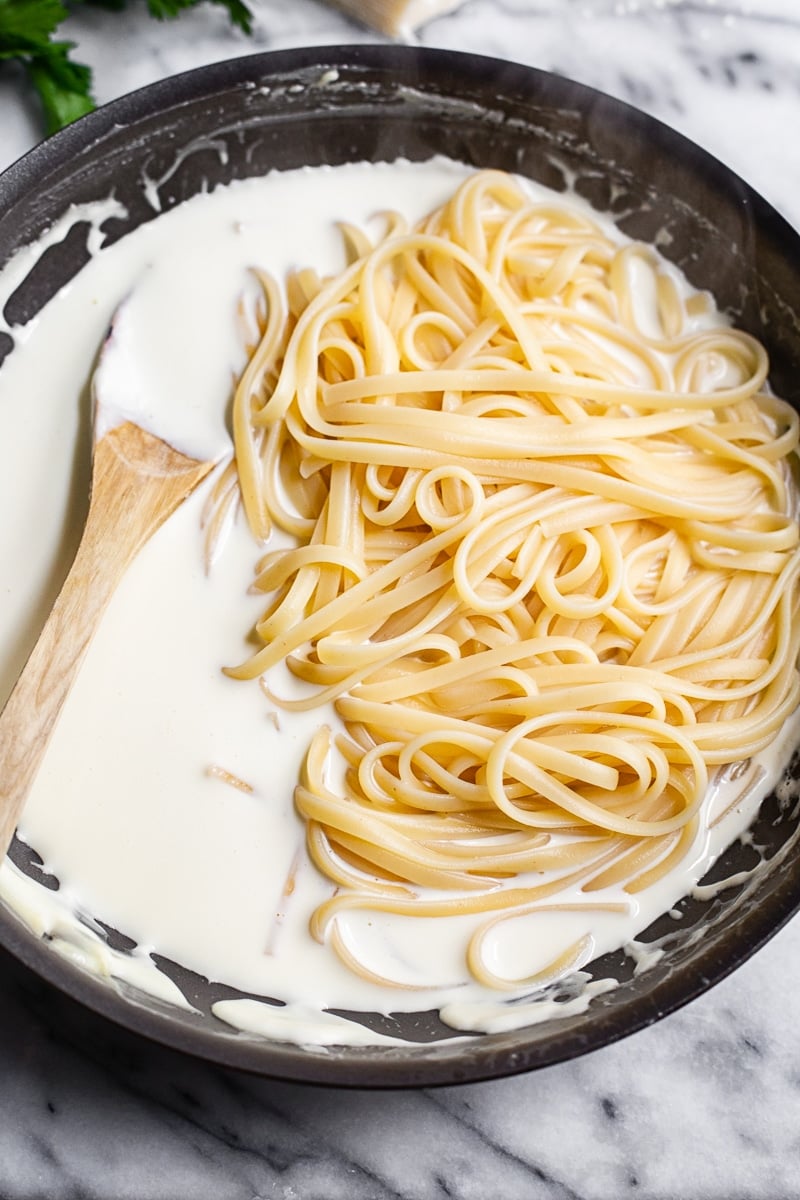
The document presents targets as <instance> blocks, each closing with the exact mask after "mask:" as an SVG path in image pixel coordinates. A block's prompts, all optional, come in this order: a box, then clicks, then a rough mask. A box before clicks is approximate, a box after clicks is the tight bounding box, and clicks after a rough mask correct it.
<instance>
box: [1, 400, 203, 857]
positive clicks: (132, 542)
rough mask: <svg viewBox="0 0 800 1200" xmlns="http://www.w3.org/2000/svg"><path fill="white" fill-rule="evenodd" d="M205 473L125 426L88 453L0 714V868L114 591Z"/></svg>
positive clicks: (200, 465) (189, 460) (191, 461)
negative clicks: (76, 529) (82, 503)
mask: <svg viewBox="0 0 800 1200" xmlns="http://www.w3.org/2000/svg"><path fill="white" fill-rule="evenodd" d="M212 466H213V463H206V462H198V461H197V460H196V459H192V458H187V457H186V456H185V455H183V454H179V453H178V451H177V450H173V448H172V447H171V446H168V445H167V444H166V443H165V442H162V441H160V440H159V439H158V438H155V437H153V436H152V434H149V433H147V432H146V431H145V430H142V429H140V428H139V427H138V426H135V425H131V424H129V423H127V424H125V425H122V426H119V427H118V428H117V429H114V430H112V431H111V432H110V433H108V434H106V436H105V437H104V438H103V439H102V440H101V441H100V442H98V444H97V446H96V447H95V454H94V466H93V472H92V498H91V503H90V505H89V514H88V516H87V519H86V525H85V528H84V531H83V536H82V538H81V542H80V545H79V547H78V552H77V554H76V556H75V561H74V562H73V564H72V567H71V568H70V571H69V574H68V575H67V578H66V579H65V581H64V584H63V586H62V588H61V591H60V593H59V595H58V598H57V600H56V602H55V604H54V605H53V608H52V610H51V612H50V615H49V617H48V619H47V621H46V623H45V625H44V628H43V630H42V632H41V635H40V637H39V640H38V641H37V643H36V645H35V646H34V648H33V651H32V652H31V655H30V657H29V659H28V661H27V662H26V664H25V666H24V668H23V670H22V673H21V675H20V677H19V679H18V680H17V683H16V685H15V686H14V690H13V691H12V693H11V695H10V697H9V699H8V703H7V704H6V706H5V708H4V709H3V712H2V714H1V715H0V860H1V859H2V857H3V856H4V855H5V853H6V851H7V849H8V847H9V845H10V843H11V839H12V837H13V836H14V830H15V829H16V826H17V822H18V820H19V816H20V813H21V812H22V809H23V806H24V804H25V800H26V798H27V795H28V792H29V791H30V788H31V786H32V784H33V781H34V779H35V778H36V774H37V771H38V770H39V766H40V764H41V761H42V758H43V757H44V754H45V751H46V749H47V746H48V743H49V741H50V737H51V735H52V733H53V730H54V728H55V726H56V722H57V720H58V717H59V714H60V712H61V708H62V706H63V704H64V701H65V700H66V698H67V696H68V694H69V691H70V688H71V687H72V685H73V683H74V681H75V676H76V675H77V673H78V669H79V667H80V665H81V662H82V661H83V657H84V655H85V654H86V651H87V649H88V648H89V644H90V643H91V640H92V637H93V635H94V632H95V630H96V629H97V626H98V624H99V622H100V618H101V617H102V615H103V613H104V611H105V609H106V606H107V605H108V602H109V600H110V599H111V597H112V595H113V593H114V590H115V588H116V587H117V585H118V584H119V582H120V579H121V578H122V575H123V574H124V572H125V570H126V568H127V567H128V566H129V565H130V563H131V561H132V559H133V558H134V556H135V555H136V553H137V552H138V550H139V549H140V548H141V547H142V546H143V545H144V543H145V542H146V541H147V539H148V538H149V537H150V536H151V534H153V533H155V531H156V529H157V528H158V527H159V526H160V525H161V524H163V522H164V521H165V520H166V519H167V517H168V516H169V515H170V514H171V513H172V512H174V510H175V509H176V508H177V507H178V505H179V504H180V503H181V501H183V500H184V499H185V498H186V497H187V496H188V495H189V493H190V492H191V491H193V490H194V488H195V487H196V486H197V484H198V483H200V481H201V480H202V479H203V478H204V476H205V475H207V474H208V472H209V471H210V470H211V467H212Z"/></svg>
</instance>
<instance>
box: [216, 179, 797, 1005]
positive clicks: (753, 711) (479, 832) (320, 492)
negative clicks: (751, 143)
mask: <svg viewBox="0 0 800 1200" xmlns="http://www.w3.org/2000/svg"><path fill="white" fill-rule="evenodd" d="M383 221H384V230H383V233H382V236H380V237H378V238H377V239H376V240H375V242H374V244H373V243H372V242H371V241H370V240H368V238H367V235H366V234H365V233H363V232H362V231H360V230H358V229H355V228H352V227H350V226H343V233H344V237H345V242H346V246H347V249H348V255H349V262H348V265H347V266H346V267H345V269H344V270H342V272H341V273H340V274H339V275H336V276H334V277H331V278H325V279H320V278H319V277H318V276H317V275H316V273H315V272H314V271H313V270H303V271H300V272H297V273H296V274H294V275H293V276H291V277H290V279H289V280H288V284H287V300H288V310H285V309H284V306H283V301H282V296H281V290H280V288H279V287H278V286H277V285H276V284H275V282H274V281H273V280H272V279H271V278H269V277H268V276H266V275H262V276H261V280H262V283H263V288H264V294H265V298H266V305H265V310H264V314H263V317H261V318H260V321H259V326H260V327H259V330H258V334H257V336H255V337H254V339H253V341H254V346H253V348H252V355H251V357H250V360H249V363H248V365H247V367H246V369H245V370H244V372H243V374H242V376H241V378H240V381H239V385H238V388H237V392H236V396H235V400H234V414H233V424H234V441H235V463H234V464H232V466H231V468H230V469H229V470H228V472H227V473H226V474H224V475H223V476H222V477H221V479H220V481H219V482H218V484H217V486H216V489H215V491H214V495H213V497H212V504H211V513H212V515H211V521H210V527H209V540H210V543H212V544H213V542H214V541H215V539H216V538H217V536H218V534H219V531H220V530H221V529H222V527H223V525H224V521H225V517H226V513H227V512H228V511H229V509H230V507H231V506H232V505H233V504H235V503H236V501H237V498H238V495H239V494H240V495H241V498H242V500H243V504H244V508H245V511H246V514H247V518H248V521H249V524H250V527H251V529H252V532H253V534H254V536H255V537H256V538H257V539H258V540H259V541H260V542H267V540H268V538H269V536H270V531H271V528H272V526H273V524H275V525H277V526H278V527H280V528H281V529H283V530H285V531H287V532H288V533H290V534H291V535H292V536H293V537H294V538H295V539H296V545H295V547H294V548H293V549H290V550H283V551H280V552H274V553H270V552H267V553H266V554H265V555H264V557H263V558H262V560H261V562H260V564H259V567H258V572H257V576H256V580H255V585H254V586H255V588H256V589H258V590H260V591H263V592H264V594H265V597H266V607H265V609H264V612H263V615H262V617H261V619H260V621H259V622H258V624H257V634H258V638H259V639H260V643H261V646H260V648H259V649H258V650H257V651H256V652H255V653H254V654H253V656H252V657H251V658H250V659H249V660H248V661H245V662H243V663H241V664H240V665H237V666H234V667H231V668H229V669H228V670H229V674H231V675H232V676H234V677H237V678H242V679H253V678H255V677H258V676H262V677H263V686H264V689H265V691H266V692H267V694H268V695H269V696H270V697H271V698H272V700H273V701H274V702H275V703H276V704H277V705H278V706H279V707H280V706H283V707H284V708H285V709H292V708H294V709H312V708H314V707H315V706H318V705H322V704H325V703H328V702H330V701H334V702H335V707H336V709H337V711H338V714H339V716H340V718H341V719H342V721H343V722H344V725H345V728H346V731H347V732H346V734H344V735H341V734H340V735H338V736H336V737H335V738H333V737H332V735H331V734H330V732H329V730H328V729H327V728H325V727H322V728H321V729H320V730H319V732H318V734H317V735H316V736H315V737H314V739H313V740H312V742H311V745H310V746H309V749H308V754H307V758H306V762H305V768H304V772H303V778H302V780H301V782H300V785H299V786H298V788H297V790H296V795H295V804H296V808H297V810H298V812H299V813H300V814H301V816H302V817H303V819H304V821H305V825H306V836H307V848H308V852H309V854H310V857H311V858H312V859H313V862H314V863H315V864H316V866H317V867H318V868H319V870H320V871H322V872H323V873H324V874H325V875H326V876H327V877H328V878H329V879H330V880H331V882H332V884H333V885H334V887H333V891H332V895H331V897H330V899H328V900H326V901H325V902H324V903H322V904H321V905H320V906H319V907H317V909H316V911H315V913H314V916H313V918H312V932H313V934H314V935H315V937H317V938H318V939H319V940H324V939H326V938H329V939H330V944H331V946H332V947H333V949H334V950H335V951H336V952H337V953H338V954H339V956H340V958H341V959H342V960H343V961H344V962H345V963H346V965H347V966H349V967H351V968H352V969H353V970H354V971H356V972H358V973H360V974H362V975H363V976H364V977H365V978H369V979H371V980H372V981H373V982H376V983H392V984H394V985H395V986H402V985H401V984H398V983H397V982H396V981H394V980H390V979H385V978H383V977H382V976H380V975H378V974H376V973H375V972H374V971H371V970H370V968H369V967H368V966H367V965H366V964H365V963H364V962H362V961H361V959H360V958H359V956H358V954H357V953H356V952H355V951H354V950H353V949H352V948H351V947H350V946H349V945H348V944H347V942H346V940H345V938H344V937H343V936H342V933H341V930H340V929H339V923H338V921H337V918H338V917H339V916H340V915H341V914H344V913H345V912H346V911H347V910H353V909H359V910H366V911H370V910H373V911H376V912H392V913H399V914H407V915H410V916H413V917H420V918H432V919H436V918H439V917H442V916H446V915H452V914H467V913H469V914H476V913H477V914H484V915H485V920H483V921H482V922H481V923H480V924H479V925H478V926H477V929H476V931H475V932H474V933H473V935H472V937H471V940H470V942H469V946H468V950H467V962H468V966H469V969H470V971H471V973H472V975H473V976H474V977H475V979H477V980H478V981H479V982H480V983H483V984H485V985H487V986H489V987H492V988H516V989H518V988H519V987H520V986H521V985H523V984H528V983H541V982H545V981H546V980H547V979H550V978H552V977H554V976H556V975H559V974H561V973H563V972H564V971H565V970H566V969H568V968H569V967H571V966H574V965H575V964H578V963H580V962H582V961H584V960H585V957H586V952H587V948H588V947H589V944H590V939H589V938H588V935H587V937H586V938H583V937H581V938H578V940H576V941H575V942H574V944H573V945H571V946H569V947H568V948H567V949H565V950H564V952H563V953H562V954H560V955H559V957H558V958H557V959H556V960H555V961H553V962H552V963H550V964H548V965H547V966H546V967H545V968H544V969H542V970H540V971H538V972H537V973H536V974H535V975H533V976H531V977H529V978H528V979H510V978H506V977H505V976H504V975H499V974H498V973H497V972H495V971H493V970H492V966H491V963H490V961H489V960H488V958H487V956H486V955H485V953H484V945H485V939H486V937H487V935H488V934H489V932H490V931H492V930H494V929H495V928H496V926H497V924H498V923H499V922H502V921H504V920H506V919H507V918H508V917H510V916H518V915H521V914H529V913H536V912H540V911H541V912H547V911H552V910H553V908H554V907H555V908H558V907H559V898H560V897H562V901H561V903H562V904H563V906H564V908H565V909H569V911H575V910H576V909H578V910H579V909H581V908H583V907H584V905H585V908H586V910H587V912H589V911H596V910H597V909H598V908H602V907H603V906H604V905H605V906H606V907H611V908H619V907H620V905H619V904H618V903H617V904H610V905H608V904H606V901H605V900H604V899H603V897H602V895H600V894H601V893H602V891H603V889H605V888H607V887H610V886H611V885H616V886H617V888H622V892H623V894H624V895H629V896H632V895H634V894H635V893H638V892H640V891H642V890H644V889H647V888H648V887H650V886H651V885H653V884H654V883H656V882H657V881H658V880H659V879H661V878H663V877H664V876H665V875H666V874H667V873H668V872H670V871H671V870H673V869H674V868H675V867H676V865H677V864H679V863H680V862H681V860H682V859H683V858H684V856H685V855H686V854H687V852H688V849H689V848H690V847H691V845H692V844H693V842H694V841H695V839H696V837H697V832H698V824H699V822H700V821H702V820H704V819H705V818H704V816H703V813H702V805H703V801H704V798H705V796H706V794H707V790H708V786H709V776H710V773H712V772H713V771H715V770H716V769H717V768H720V767H723V766H725V765H726V764H730V763H734V762H738V761H740V760H742V759H746V758H748V757H749V756H751V755H753V754H755V753H756V752H758V751H759V750H761V749H763V748H764V747H765V746H767V745H768V744H769V743H770V742H771V740H772V739H773V738H774V737H775V735H776V734H777V732H778V730H779V729H780V728H781V726H782V724H783V723H784V721H785V720H786V718H787V717H788V716H789V714H790V713H791V712H792V711H793V710H794V709H795V707H796V706H797V702H798V676H797V670H796V660H797V654H798V645H799V643H800V622H798V620H797V619H796V618H797V608H798V588H797V576H798V570H799V569H800V551H799V550H798V526H797V521H796V517H795V507H796V489H795V484H794V481H793V478H792V466H791V464H792V462H793V460H794V454H795V450H796V447H797V441H798V419H797V416H796V414H795V413H794V411H793V410H792V409H791V408H790V407H789V406H788V405H787V404H785V403H784V402H782V401H781V400H779V399H778V398H776V397H775V396H773V395H772V394H770V392H769V391H768V389H767V371H768V363H767V357H766V353H765V351H764V349H763V348H762V346H761V345H760V344H759V343H758V342H757V341H756V340H755V339H754V338H752V337H750V336H749V335H747V334H745V333H743V332H740V331H737V330H735V329H732V328H729V327H728V326H727V325H724V324H723V323H722V322H721V321H720V320H719V318H718V316H717V317H716V318H715V320H713V321H712V320H707V319H706V317H707V315H708V313H709V312H710V311H711V309H712V307H713V306H712V304H711V302H710V299H709V298H708V297H707V296H706V295H705V294H702V293H696V292H692V291H691V290H690V289H689V288H687V287H686V286H684V285H683V283H682V281H680V280H679V279H678V277H677V274H676V273H675V272H674V271H673V270H672V269H671V268H669V267H668V265H667V264H666V263H665V262H664V261H663V260H662V259H661V258H660V257H659V256H658V255H657V254H656V253H655V251H654V250H652V249H650V248H648V247H645V246H642V245H639V244H636V243H628V242H624V241H623V240H622V239H619V240H612V239H610V238H609V236H608V234H607V233H606V232H605V231H604V230H603V229H602V228H601V227H600V226H599V225H598V224H596V223H595V222H594V221H593V220H592V219H591V217H590V216H589V215H587V213H586V212H585V211H584V210H580V209H578V208H577V207H574V206H570V205H569V204H567V203H564V204H562V203H558V202H557V201H555V200H554V201H553V202H548V201H545V202H543V201H541V200H538V201H534V200H532V199H531V198H530V197H529V195H528V194H527V192H526V190H525V187H524V185H523V184H521V183H520V182H519V181H517V180H515V179H514V178H512V177H510V176H507V175H504V174H502V173H500V172H497V171H483V172H477V173H475V174H473V175H471V176H469V177H468V178H467V180H466V181H465V182H464V183H463V184H462V185H461V186H460V187H459V188H458V190H457V191H456V192H455V194H454V195H453V196H452V198H451V199H450V200H449V202H447V203H446V204H445V205H443V206H442V207H441V208H440V209H438V210H437V211H435V212H434V213H433V214H432V215H431V216H429V217H428V218H427V219H426V220H424V221H423V222H422V223H421V224H420V225H419V226H417V227H416V228H413V229H408V228H407V226H406V225H405V223H404V221H403V219H402V218H401V217H400V216H399V215H397V214H394V213H390V214H386V215H385V216H384V218H383ZM281 662H285V663H286V664H287V665H288V667H289V668H290V670H291V672H292V673H293V675H294V676H296V677H297V679H298V680H300V681H301V682H302V683H303V684H305V685H306V691H307V695H306V697H305V698H303V699H299V700H298V699H288V698H286V697H281V696H275V695H274V694H273V692H272V690H271V688H270V682H269V672H270V669H271V668H273V667H274V666H275V665H276V664H278V663H281ZM336 756H338V757H339V759H340V761H341V762H342V763H343V767H344V769H343V772H342V775H341V778H342V780H343V783H342V786H339V785H338V783H334V782H332V779H331V772H330V764H331V761H332V758H334V757H336ZM575 888H578V889H579V893H580V897H581V899H580V903H578V904H576V903H575V901H574V890H575ZM568 889H572V891H571V893H570V895H571V896H572V897H573V899H569V898H566V899H564V898H563V896H564V894H565V893H566V891H567V890H568Z"/></svg>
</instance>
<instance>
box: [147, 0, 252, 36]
mask: <svg viewBox="0 0 800 1200" xmlns="http://www.w3.org/2000/svg"><path fill="white" fill-rule="evenodd" d="M211 2H212V3H213V4H221V5H222V7H223V8H227V10H228V15H229V16H230V19H231V21H232V22H233V24H234V25H238V26H239V28H240V29H243V30H244V32H245V33H252V32H253V14H252V13H251V12H250V9H249V8H248V7H247V5H246V4H243V3H242V0H211ZM197 4H198V0H147V7H148V8H149V10H150V12H151V13H152V15H153V16H154V17H157V18H158V19H159V20H164V18H165V17H177V15H178V13H179V12H181V11H182V10H183V9H185V8H195V7H196V6H197Z"/></svg>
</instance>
